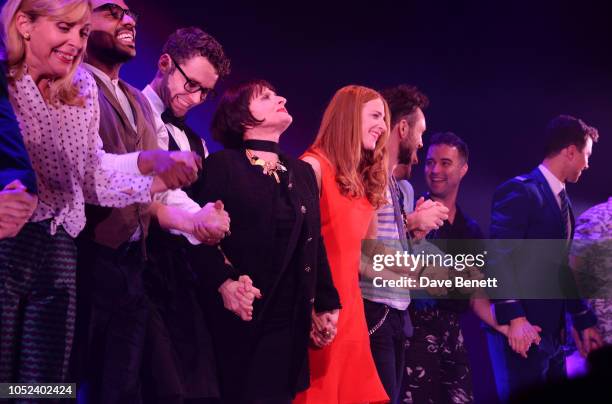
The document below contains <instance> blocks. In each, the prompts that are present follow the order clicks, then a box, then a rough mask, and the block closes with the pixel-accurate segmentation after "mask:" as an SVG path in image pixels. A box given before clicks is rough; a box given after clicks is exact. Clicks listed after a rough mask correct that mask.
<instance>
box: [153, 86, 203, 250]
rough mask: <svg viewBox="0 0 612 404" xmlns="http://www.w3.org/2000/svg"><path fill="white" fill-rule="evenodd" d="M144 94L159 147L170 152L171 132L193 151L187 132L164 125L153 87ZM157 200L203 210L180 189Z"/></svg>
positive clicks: (190, 237)
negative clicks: (149, 108) (149, 106)
mask: <svg viewBox="0 0 612 404" xmlns="http://www.w3.org/2000/svg"><path fill="white" fill-rule="evenodd" d="M142 94H143V95H144V96H145V98H146V99H147V100H148V101H149V104H150V105H151V109H152V110H153V114H154V115H155V127H156V129H157V130H156V133H157V143H158V145H159V147H160V148H161V149H163V150H168V145H169V136H170V135H169V134H168V133H169V132H170V133H172V138H173V139H174V141H175V142H176V144H177V145H178V147H179V149H180V150H181V151H191V146H190V145H189V140H188V138H187V135H186V134H185V132H183V131H182V130H180V129H179V128H177V127H176V126H174V125H171V124H164V121H162V119H161V114H162V113H163V112H164V111H165V107H164V103H163V101H162V100H161V99H160V98H159V96H158V95H157V93H156V92H155V90H153V88H151V86H146V87H145V88H144V90H142ZM202 143H204V140H202ZM204 152H205V153H206V155H207V154H208V152H207V151H206V145H204ZM155 200H156V201H159V202H161V203H163V204H164V205H167V206H173V207H177V208H179V209H182V210H184V211H186V212H189V213H196V212H198V211H199V210H200V209H201V207H200V205H199V204H198V203H197V202H195V201H194V200H193V199H191V198H190V197H189V196H188V195H187V194H186V193H185V191H183V190H180V189H176V190H170V191H166V192H161V193H159V194H156V195H155ZM170 233H172V234H179V235H183V236H184V237H185V238H186V239H187V240H189V242H190V243H191V244H194V245H197V244H200V241H198V239H197V238H195V237H194V236H193V235H192V234H188V233H183V232H181V231H178V230H170Z"/></svg>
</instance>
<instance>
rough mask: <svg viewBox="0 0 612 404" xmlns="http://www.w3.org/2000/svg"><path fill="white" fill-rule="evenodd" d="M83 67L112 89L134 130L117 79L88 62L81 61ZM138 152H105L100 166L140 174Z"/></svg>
mask: <svg viewBox="0 0 612 404" xmlns="http://www.w3.org/2000/svg"><path fill="white" fill-rule="evenodd" d="M83 67H85V69H87V70H88V71H89V72H90V73H92V74H94V75H95V76H96V77H97V78H98V79H100V80H101V81H102V82H103V83H104V84H105V85H106V87H108V88H109V89H111V90H113V92H114V94H115V98H117V101H118V102H119V105H120V106H121V109H122V110H123V112H124V113H125V116H127V118H128V120H129V121H130V125H132V128H134V130H136V121H135V119H134V112H133V111H132V107H131V106H130V102H129V100H128V98H127V96H126V95H125V93H124V92H123V90H122V89H121V87H120V86H119V80H113V79H111V78H110V77H109V76H108V75H107V74H106V73H104V72H103V71H102V70H100V69H98V68H97V67H95V66H92V65H90V64H89V63H83ZM139 154H140V152H133V153H126V154H110V153H105V155H103V156H102V166H103V167H105V168H107V169H112V170H117V171H122V172H126V173H131V174H140V169H139V168H138V155H139Z"/></svg>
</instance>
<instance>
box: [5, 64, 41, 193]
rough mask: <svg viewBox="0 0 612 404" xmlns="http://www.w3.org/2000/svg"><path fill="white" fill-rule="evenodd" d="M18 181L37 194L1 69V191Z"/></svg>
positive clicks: (32, 172) (30, 166)
mask: <svg viewBox="0 0 612 404" xmlns="http://www.w3.org/2000/svg"><path fill="white" fill-rule="evenodd" d="M16 179H18V180H20V181H21V183H22V184H23V185H25V186H26V188H27V189H28V192H30V193H36V176H35V175H34V170H32V165H31V164H30V158H29V156H28V152H27V151H26V148H25V146H24V144H23V139H22V138H21V132H20V131H19V125H18V124H17V119H16V118H15V114H14V113H13V108H11V104H10V102H9V99H8V90H7V87H6V80H5V77H4V72H3V70H2V69H0V190H1V189H3V188H4V187H5V186H6V185H7V184H9V183H11V182H12V181H14V180H16Z"/></svg>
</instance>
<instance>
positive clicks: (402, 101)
mask: <svg viewBox="0 0 612 404" xmlns="http://www.w3.org/2000/svg"><path fill="white" fill-rule="evenodd" d="M381 94H382V96H383V97H384V99H385V101H387V104H389V110H390V111H391V128H393V127H395V125H396V124H397V123H398V122H399V121H400V119H402V118H403V117H405V116H406V115H410V114H412V113H413V112H414V111H415V110H416V109H417V108H421V109H425V108H427V106H429V99H428V98H427V96H426V95H425V94H423V93H422V92H420V91H419V89H418V88H416V87H415V86H409V85H406V84H401V85H399V86H395V87H392V88H387V89H386V90H383V91H382V92H381Z"/></svg>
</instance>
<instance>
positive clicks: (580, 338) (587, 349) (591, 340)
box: [572, 327, 603, 358]
mask: <svg viewBox="0 0 612 404" xmlns="http://www.w3.org/2000/svg"><path fill="white" fill-rule="evenodd" d="M572 336H573V337H574V341H576V348H578V352H580V355H582V357H583V358H586V357H587V355H588V354H589V353H591V351H594V350H596V349H597V348H600V347H601V346H602V345H603V341H602V339H601V335H599V332H597V330H596V329H595V327H589V328H585V329H584V330H582V331H581V332H580V334H579V333H578V331H576V329H575V328H574V327H572Z"/></svg>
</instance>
